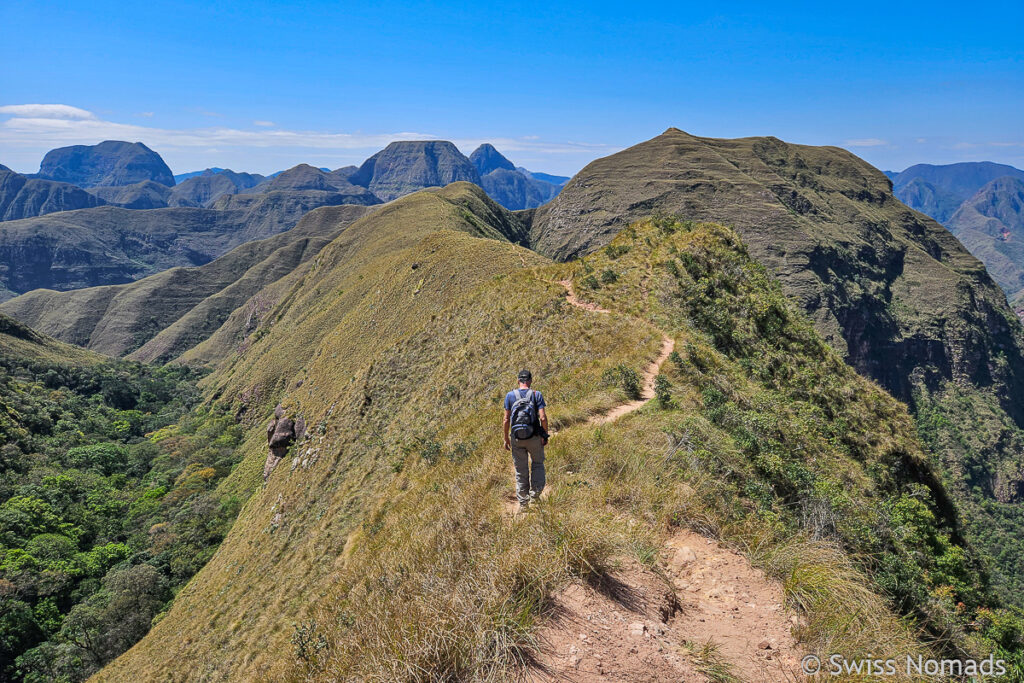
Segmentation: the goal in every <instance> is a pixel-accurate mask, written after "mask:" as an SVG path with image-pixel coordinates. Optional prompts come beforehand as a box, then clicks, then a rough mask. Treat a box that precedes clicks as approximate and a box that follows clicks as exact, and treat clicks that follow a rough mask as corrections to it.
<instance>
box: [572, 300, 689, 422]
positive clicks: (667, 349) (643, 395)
mask: <svg viewBox="0 0 1024 683" xmlns="http://www.w3.org/2000/svg"><path fill="white" fill-rule="evenodd" d="M558 284H560V285H562V286H563V287H565V300H566V301H568V302H569V303H570V304H572V305H573V306H575V307H576V308H582V309H584V310H586V311H593V312H594V313H611V311H609V310H608V309H607V308H601V307H600V306H598V305H597V304H592V303H589V302H586V301H582V300H580V298H579V297H578V296H576V291H575V289H573V286H572V281H571V280H559V282H558ZM675 348H676V342H675V340H674V339H672V337H670V336H668V335H667V334H666V335H663V337H662V341H661V352H660V353H659V354H658V358H657V359H655V361H654V362H652V363H651V364H650V365H648V366H647V368H646V369H645V370H644V374H643V378H642V379H643V384H642V385H641V389H640V398H639V399H637V400H635V401H629V402H628V403H623V404H621V405H618V406H615V407H614V408H612V409H611V410H609V411H608V412H606V413H602V414H601V415H597V416H595V417H592V418H590V419H589V420H587V421H586V423H585V424H590V425H600V424H605V423H606V422H611V421H612V420H617V419H618V418H620V417H622V416H623V415H626V414H628V413H631V412H633V411H634V410H639V409H640V408H642V407H643V405H644V404H645V403H647V402H648V401H650V400H651V399H652V398H654V380H655V378H657V376H658V373H659V372H661V366H662V365H663V364H664V363H665V361H667V360H668V357H669V356H670V355H671V354H672V351H674V350H675Z"/></svg>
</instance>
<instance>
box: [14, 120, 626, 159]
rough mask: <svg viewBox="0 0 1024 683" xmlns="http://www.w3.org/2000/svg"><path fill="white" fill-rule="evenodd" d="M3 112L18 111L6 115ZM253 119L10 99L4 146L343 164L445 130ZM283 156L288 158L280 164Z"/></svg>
mask: <svg viewBox="0 0 1024 683" xmlns="http://www.w3.org/2000/svg"><path fill="white" fill-rule="evenodd" d="M3 114H6V115H8V116H9V117H10V118H7V119H6V120H4V119H3V116H2V115H3ZM264 124H270V125H264ZM253 125H254V126H257V128H256V129H250V130H240V129H236V128H230V127H226V126H215V127H204V128H188V129H172V128H159V127H155V126H146V125H139V124H135V123H120V122H116V121H107V120H104V119H101V118H99V117H97V116H96V115H94V114H93V113H92V112H89V111H86V110H84V109H79V108H77V107H71V106H69V105H7V106H5V107H0V149H2V150H4V152H3V154H4V157H5V161H4V163H7V164H8V165H10V163H11V162H13V163H16V164H17V165H18V166H20V167H21V168H24V169H26V170H28V169H30V168H31V167H32V164H33V163H38V162H37V160H38V159H40V158H42V155H43V154H45V152H46V151H48V150H50V149H52V148H54V147H63V146H67V145H80V144H96V143H97V142H101V141H103V140H128V141H132V142H135V141H139V142H143V143H145V144H146V145H147V146H149V147H150V148H152V149H154V150H156V151H157V152H159V153H160V154H161V156H163V157H164V158H165V159H166V160H167V161H168V163H169V164H171V167H172V168H177V169H182V170H184V169H189V170H190V169H192V168H193V167H195V168H205V167H206V166H224V165H225V164H232V165H236V166H242V165H246V166H249V167H250V168H253V167H260V168H263V169H264V170H267V169H271V168H272V169H273V170H279V168H282V167H285V168H286V167H287V166H289V165H294V163H298V161H297V160H302V159H304V158H314V157H316V158H324V157H325V156H326V155H331V158H333V159H335V162H333V163H337V164H338V165H343V164H346V163H358V162H360V161H362V159H364V158H366V157H367V156H369V155H370V154H372V153H373V152H376V151H377V150H379V149H381V148H383V147H385V146H387V144H388V143H390V142H394V141H398V140H437V139H440V138H439V137H438V136H437V135H433V134H429V133H419V132H409V131H401V132H393V133H376V134H372V133H371V134H365V133H339V132H325V131H305V130H283V129H280V128H275V127H273V124H272V123H271V122H270V121H253ZM451 142H453V143H454V144H455V145H456V146H457V147H458V148H459V149H460V150H462V151H463V152H465V153H467V154H468V153H470V152H472V151H473V149H475V148H476V147H477V146H479V145H480V144H482V143H484V142H489V143H491V144H493V145H494V146H495V147H497V148H498V149H500V150H501V151H502V153H504V154H509V155H511V157H512V158H513V159H515V160H516V161H517V162H518V163H526V164H528V163H532V162H533V161H534V160H542V163H548V162H543V160H544V159H550V160H551V162H550V163H551V164H553V165H557V166H559V167H560V168H566V167H567V168H580V167H581V166H582V165H583V164H585V163H587V162H589V161H591V160H593V159H594V158H596V157H597V156H603V155H605V154H609V153H612V152H614V151H618V149H619V148H618V147H612V146H609V145H603V144H592V143H586V142H548V141H544V140H540V139H537V138H536V137H535V136H529V137H525V138H515V137H508V138H470V139H459V138H456V139H452V140H451ZM214 150H215V151H216V154H215V153H214ZM279 163H280V164H282V166H277V164H279ZM250 164H251V166H250ZM253 170H256V169H255V168H253ZM542 170H549V169H548V168H543V169H542Z"/></svg>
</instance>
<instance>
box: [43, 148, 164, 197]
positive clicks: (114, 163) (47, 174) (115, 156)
mask: <svg viewBox="0 0 1024 683" xmlns="http://www.w3.org/2000/svg"><path fill="white" fill-rule="evenodd" d="M37 175H38V177H39V178H44V179H46V180H59V181H62V182H66V183H71V184H73V185H78V186H79V187H101V186H103V187H111V186H121V185H134V184H135V183H139V182H142V181H144V180H152V181H153V182H156V183H160V184H161V185H167V186H173V185H174V175H173V174H172V173H171V169H170V168H168V167H167V164H166V163H164V160H163V159H162V158H161V157H160V155H159V154H157V153H156V152H154V151H153V150H151V149H150V148H149V147H146V146H145V145H144V144H142V143H141V142H124V141H121V140H105V141H103V142H101V143H99V144H98V145H72V146H70V147H59V148H57V149H52V150H50V151H49V152H47V153H46V156H44V157H43V161H42V163H41V164H40V165H39V173H38V174H37Z"/></svg>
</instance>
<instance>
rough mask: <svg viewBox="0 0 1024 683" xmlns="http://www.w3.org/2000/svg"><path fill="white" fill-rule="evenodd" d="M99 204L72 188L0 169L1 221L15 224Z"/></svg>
mask: <svg viewBox="0 0 1024 683" xmlns="http://www.w3.org/2000/svg"><path fill="white" fill-rule="evenodd" d="M102 204H104V201H103V200H102V199H100V198H99V197H96V196H94V195H91V194H89V193H88V192H86V191H85V190H83V189H81V188H78V187H75V186H74V185H69V184H67V183H58V182H54V181H52V180H41V179H39V178H29V177H27V176H24V175H22V174H20V173H15V172H14V171H12V170H11V169H9V168H7V167H6V166H0V221H15V220H18V219H19V218H32V217H33V216H42V215H44V214H48V213H55V212H57V211H74V210H75V209H86V208H89V207H93V206H100V205H102Z"/></svg>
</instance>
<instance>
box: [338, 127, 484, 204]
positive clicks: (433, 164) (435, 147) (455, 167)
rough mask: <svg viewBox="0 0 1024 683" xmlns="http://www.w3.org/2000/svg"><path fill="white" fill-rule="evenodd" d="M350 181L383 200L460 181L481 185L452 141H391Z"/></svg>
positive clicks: (474, 171)
mask: <svg viewBox="0 0 1024 683" xmlns="http://www.w3.org/2000/svg"><path fill="white" fill-rule="evenodd" d="M348 180H349V182H351V183H353V184H355V185H360V186H362V187H365V188H367V189H369V190H370V191H371V192H373V193H374V194H375V195H377V196H378V197H380V198H381V199H382V200H384V201H386V202H387V201H391V200H392V199H397V198H398V197H401V196H403V195H406V194H409V193H410V192H415V191H417V190H422V189H423V188H427V187H443V186H444V185H448V184H450V183H454V182H457V181H460V180H465V181H467V182H471V183H474V184H476V185H479V184H480V173H479V172H478V171H477V169H476V167H475V166H474V165H473V163H472V162H471V161H470V160H469V159H467V158H466V156H465V155H464V154H463V153H462V152H460V151H459V149H458V148H457V147H456V146H455V145H453V144H452V143H450V142H447V141H444V140H427V141H422V142H392V143H391V144H390V145H388V146H387V147H385V148H384V149H382V150H381V151H379V152H377V153H376V154H374V155H373V156H372V157H370V158H369V159H367V160H366V161H364V162H363V164H362V165H361V166H360V167H359V170H358V171H356V172H355V173H353V174H352V175H351V176H350V177H349V178H348Z"/></svg>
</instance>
